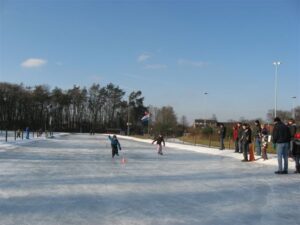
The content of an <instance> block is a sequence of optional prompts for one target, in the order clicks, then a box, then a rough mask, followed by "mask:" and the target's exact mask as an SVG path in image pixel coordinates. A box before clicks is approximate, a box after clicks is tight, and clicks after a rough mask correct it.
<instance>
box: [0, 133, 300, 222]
mask: <svg viewBox="0 0 300 225" xmlns="http://www.w3.org/2000/svg"><path fill="white" fill-rule="evenodd" d="M119 139H120V142H121V145H122V147H123V150H122V151H121V152H120V156H119V157H117V158H115V159H114V160H112V159H111V150H110V144H109V142H108V139H107V137H106V136H102V135H95V136H90V135H83V134H77V135H68V136H60V137H57V138H54V139H41V140H36V141H31V142H22V143H17V144H15V145H14V144H2V146H0V148H1V151H0V224H1V225H37V224H39V225H64V224H72V225H73V224H74V225H78V224H82V225H98V224H109V225H134V224H136V225H144V224H153V225H165V224H168V225H176V224H188V225H189V224H191V225H192V224H197V225H198V224H201V225H206V224H215V225H227V224H228V225H235V224H240V225H248V224H249V225H250V224H253V225H254V224H255V225H257V224H262V225H283V224H288V225H299V224H300V217H299V212H300V204H299V201H300V175H298V174H292V172H293V171H294V163H290V171H289V172H290V174H288V175H275V174H274V170H276V169H277V168H276V165H275V164H274V163H273V164H272V163H271V162H272V160H270V162H269V164H264V163H241V162H240V159H241V158H242V156H241V155H240V154H235V155H234V153H231V151H219V150H216V149H207V148H200V147H197V149H196V148H195V147H194V149H193V148H192V147H189V146H185V145H179V144H169V143H167V146H170V147H166V148H164V149H163V151H164V155H163V156H159V155H158V154H157V153H156V150H155V148H156V146H155V145H150V144H149V143H148V142H149V141H144V142H145V143H143V142H136V141H134V140H129V139H122V138H121V137H119ZM195 149H196V150H195ZM198 150H199V151H200V153H198V152H194V151H198ZM201 152H204V153H201ZM207 153H210V154H207ZM233 155H234V156H233ZM123 157H124V158H125V159H126V161H125V163H124V161H122V158H123ZM122 162H123V163H122Z"/></svg>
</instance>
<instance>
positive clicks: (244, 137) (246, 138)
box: [241, 128, 252, 144]
mask: <svg viewBox="0 0 300 225" xmlns="http://www.w3.org/2000/svg"><path fill="white" fill-rule="evenodd" d="M251 136H252V131H251V129H250V128H246V129H245V130H244V131H243V135H242V138H241V141H242V142H243V143H248V144H250V143H251V138H252V137H251Z"/></svg>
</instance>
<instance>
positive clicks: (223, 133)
mask: <svg viewBox="0 0 300 225" xmlns="http://www.w3.org/2000/svg"><path fill="white" fill-rule="evenodd" d="M218 133H219V135H220V150H224V149H225V145H224V138H225V136H226V127H225V126H224V124H223V123H220V124H219V131H218Z"/></svg>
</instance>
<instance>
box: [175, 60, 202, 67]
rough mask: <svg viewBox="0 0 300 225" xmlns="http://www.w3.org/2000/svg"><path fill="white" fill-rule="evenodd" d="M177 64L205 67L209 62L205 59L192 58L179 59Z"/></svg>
mask: <svg viewBox="0 0 300 225" xmlns="http://www.w3.org/2000/svg"><path fill="white" fill-rule="evenodd" d="M177 64H178V65H180V66H194V67H204V66H207V65H208V63H207V62H203V61H192V60H186V59H179V60H178V61H177Z"/></svg>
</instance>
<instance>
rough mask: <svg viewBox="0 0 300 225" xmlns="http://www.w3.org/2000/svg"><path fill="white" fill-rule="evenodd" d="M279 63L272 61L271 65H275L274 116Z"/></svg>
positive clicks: (275, 112) (275, 114)
mask: <svg viewBox="0 0 300 225" xmlns="http://www.w3.org/2000/svg"><path fill="white" fill-rule="evenodd" d="M280 64H281V62H279V61H276V62H273V65H274V66H275V88H274V91H275V106H274V118H275V117H276V116H277V80H278V78H277V77H278V67H279V65H280Z"/></svg>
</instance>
